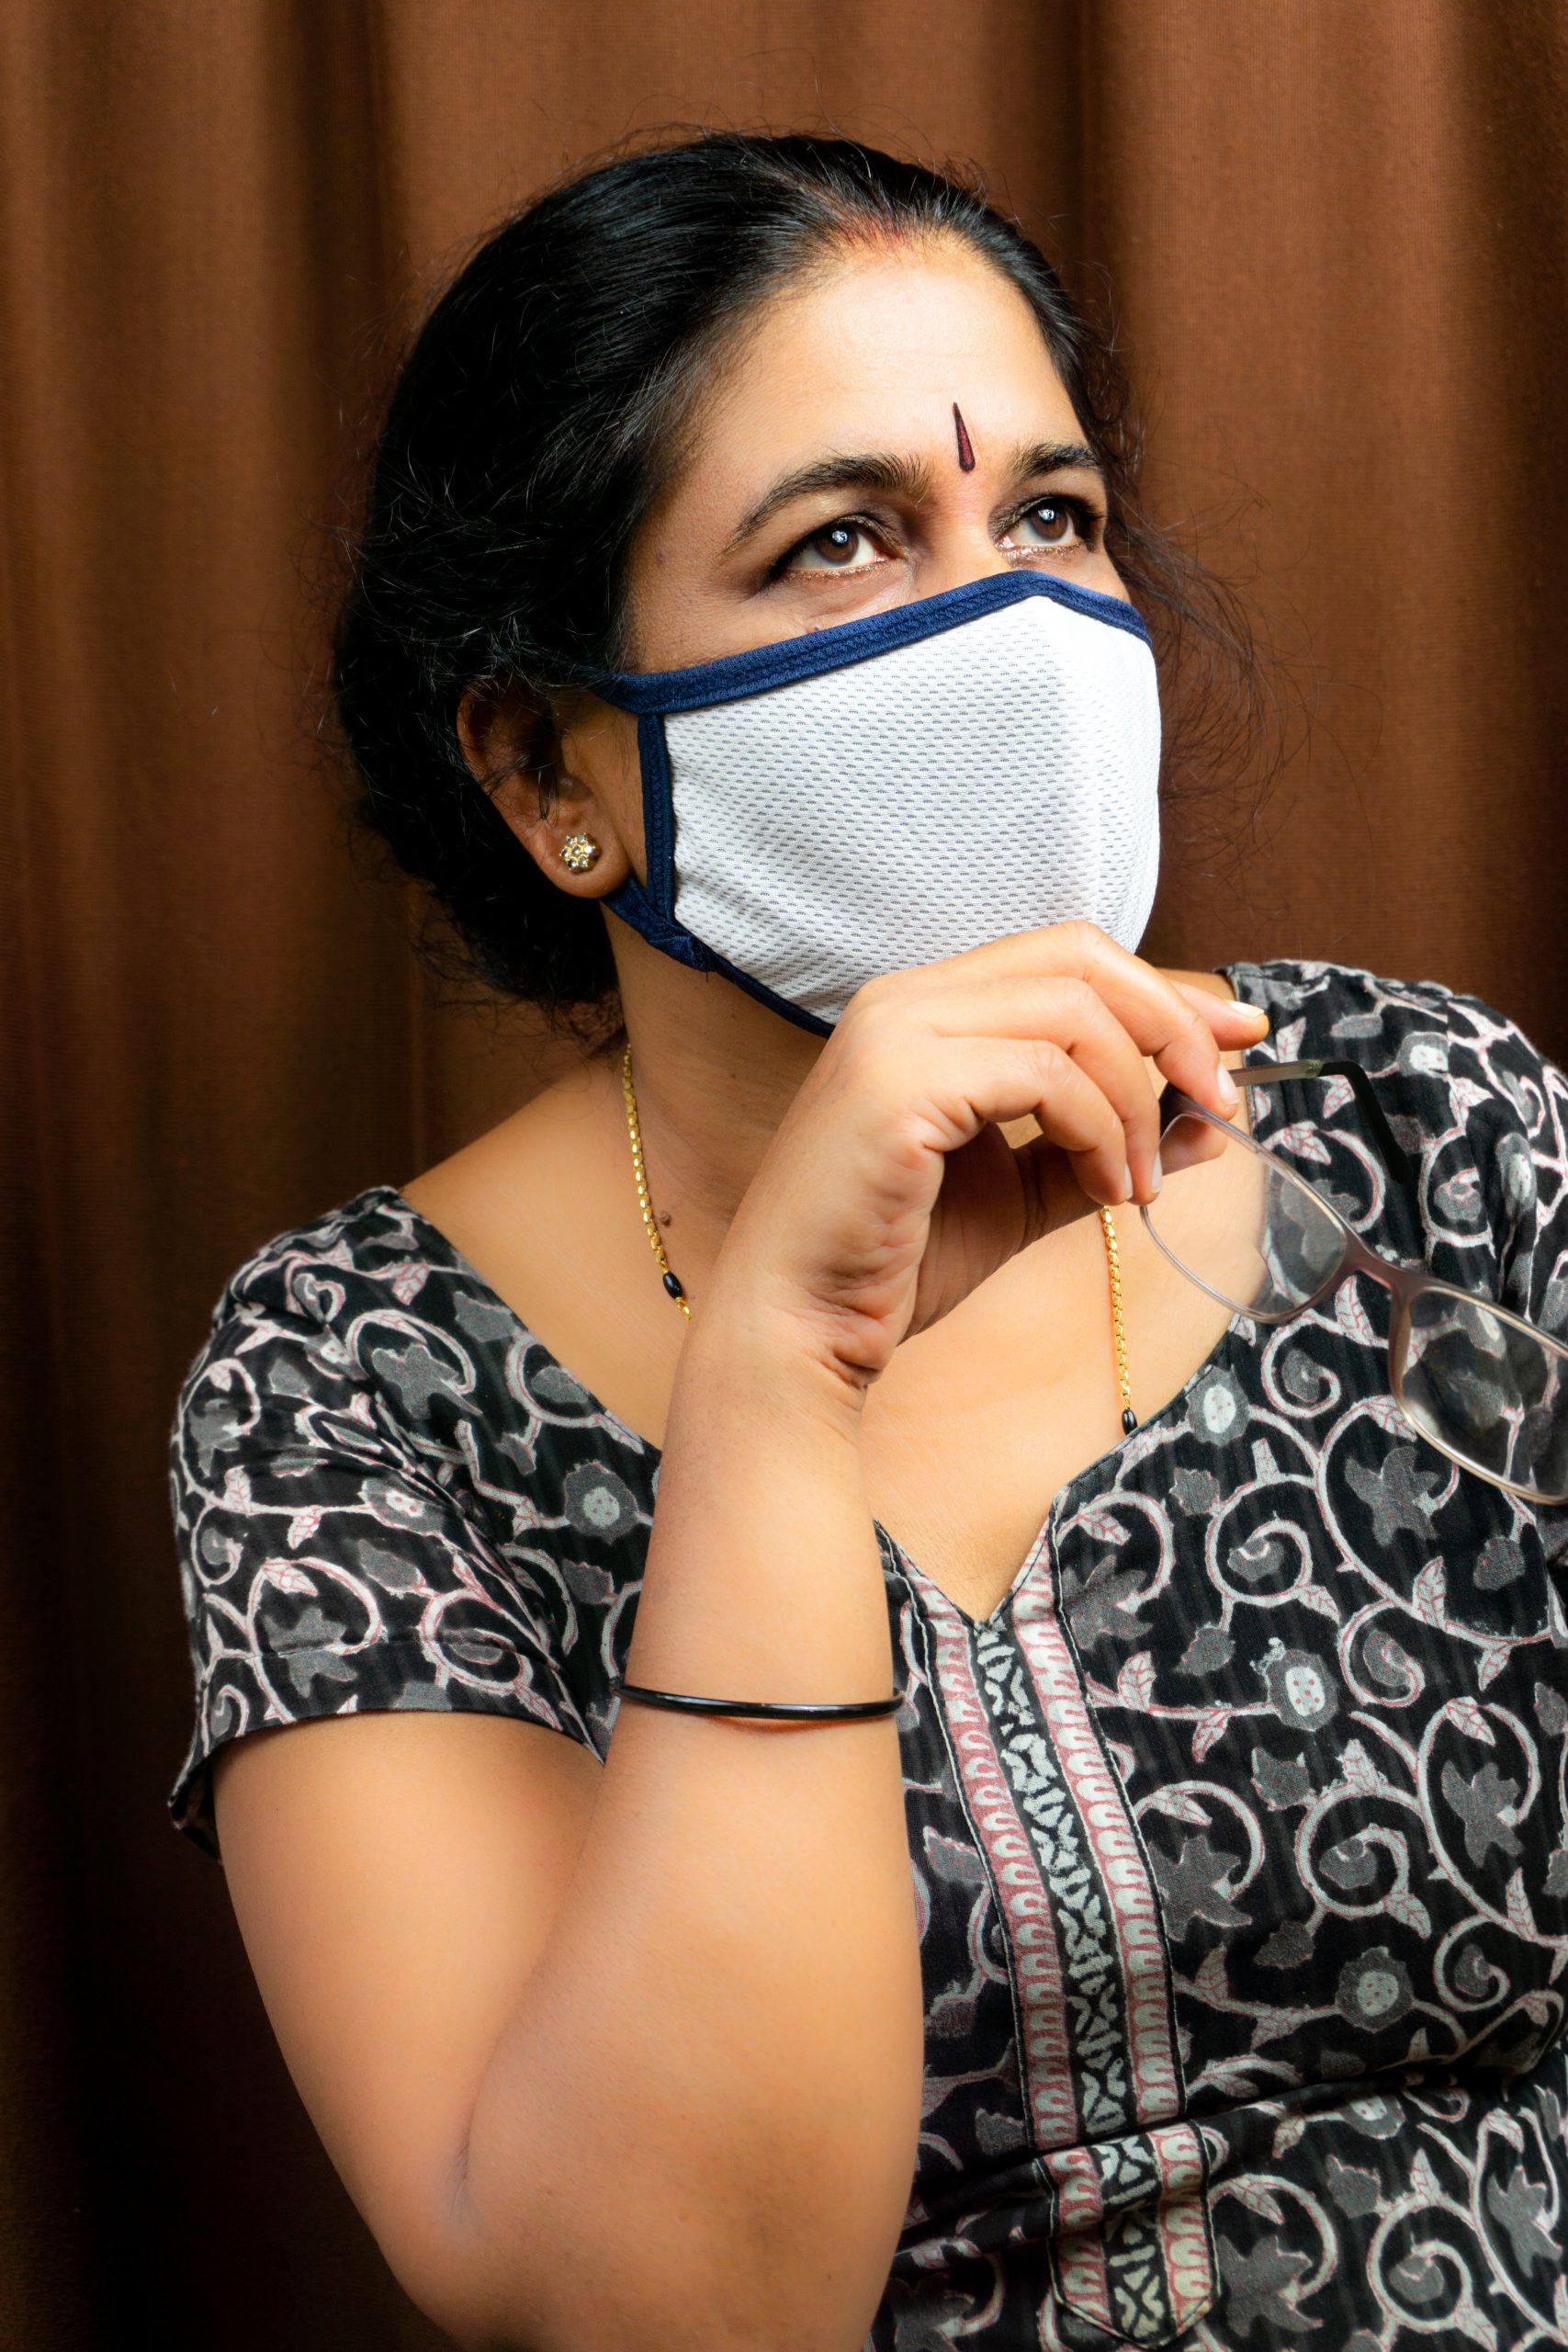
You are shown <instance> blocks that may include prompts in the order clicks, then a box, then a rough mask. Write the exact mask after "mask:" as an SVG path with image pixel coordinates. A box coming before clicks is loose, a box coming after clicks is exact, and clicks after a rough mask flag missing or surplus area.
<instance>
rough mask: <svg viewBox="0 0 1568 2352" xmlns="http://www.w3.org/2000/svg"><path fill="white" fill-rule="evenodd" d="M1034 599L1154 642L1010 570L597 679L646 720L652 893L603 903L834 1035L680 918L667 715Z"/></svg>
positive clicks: (1137, 623)
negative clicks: (775, 638) (739, 647)
mask: <svg viewBox="0 0 1568 2352" xmlns="http://www.w3.org/2000/svg"><path fill="white" fill-rule="evenodd" d="M1030 596H1045V597H1048V598H1049V599H1050V601H1051V602H1052V603H1053V604H1055V605H1065V606H1066V609H1067V610H1068V611H1069V612H1073V613H1081V614H1082V615H1083V616H1084V617H1085V619H1086V620H1095V621H1105V622H1107V623H1108V624H1109V625H1110V627H1111V628H1120V629H1125V630H1126V632H1127V634H1128V635H1129V636H1130V637H1135V638H1137V639H1140V640H1141V641H1142V643H1144V644H1145V645H1147V644H1148V643H1149V633H1148V631H1147V629H1146V628H1145V627H1144V624H1143V622H1142V620H1141V619H1140V618H1139V616H1138V615H1137V614H1136V613H1135V612H1134V609H1133V607H1132V605H1126V604H1123V603H1122V599H1121V598H1120V597H1119V596H1102V595H1101V594H1100V593H1099V591H1098V590H1097V589H1093V588H1078V587H1076V586H1074V584H1073V583H1072V582H1070V581H1066V580H1051V579H1046V578H1044V577H1043V576H1042V574H1041V573H1039V572H1037V571H1004V572H998V573H997V574H996V575H994V576H993V577H991V578H989V579H986V580H971V581H969V582H966V583H965V584H964V587H962V588H951V589H948V590H947V591H945V593H944V594H942V595H940V596H921V597H918V598H917V599H916V601H915V602H914V603H913V604H911V605H898V606H897V609H896V610H895V611H893V612H890V613H874V614H873V615H872V616H871V618H870V619H869V620H863V621H840V623H839V624H838V625H837V626H836V627H835V628H822V629H813V630H812V632H811V633H810V635H809V636H807V637H791V638H786V639H784V642H783V644H781V645H759V646H755V647H753V648H752V649H751V650H750V651H749V652H746V653H736V654H730V655H728V656H726V658H725V659H724V660H722V661H719V662H698V663H697V664H696V665H695V666H694V668H692V669H689V670H649V671H634V672H630V673H604V674H602V675H601V676H599V677H597V678H595V679H594V680H592V690H593V692H594V693H596V694H597V695H599V696H600V697H601V699H602V700H603V701H604V702H608V703H613V704H615V706H616V707H617V708H619V709H621V710H626V711H631V712H633V713H634V714H635V715H636V718H637V754H638V763H639V765H640V767H641V770H642V823H643V840H644V845H645V854H646V856H647V859H648V888H647V889H646V890H645V889H644V888H643V886H642V884H641V883H640V882H638V880H637V876H635V875H628V876H627V877H626V880H625V881H624V882H623V883H622V884H621V885H620V888H618V889H615V890H612V891H610V892H609V893H608V894H607V895H606V896H605V897H604V899H601V901H600V904H601V905H602V906H605V907H608V908H610V909H611V910H612V911H613V912H614V913H615V914H617V915H619V916H620V918H621V921H622V922H626V923H629V924H630V925H631V928H632V929H633V930H634V931H637V932H640V933H641V934H642V936H643V937H644V939H646V940H647V941H648V942H649V945H650V946H653V947H657V948H659V949H660V952H661V953H662V954H664V955H666V956H672V957H673V958H674V960H675V962H676V963H678V964H684V965H686V966H687V967H689V968H690V969H691V970H692V971H694V972H718V973H721V974H722V975H723V977H724V978H726V979H728V980H733V981H734V983H735V985H736V987H737V988H739V989H744V990H745V991H746V994H747V995H748V996H751V997H755V998H756V999H757V1001H758V1002H759V1003H761V1004H766V1005H769V1006H771V1007H772V1009H773V1011H774V1012H782V1013H783V1015H784V1019H785V1020H786V1021H792V1022H793V1023H795V1026H796V1028H798V1029H809V1030H810V1031H811V1032H812V1033H813V1035H816V1036H818V1037H826V1036H829V1035H831V1032H832V1024H831V1023H830V1022H827V1021H823V1020H822V1019H820V1018H819V1016H818V1014H816V1013H814V1012H806V1011H805V1009H804V1008H803V1007H802V1006H800V1005H798V1004H792V1003H791V1002H790V1001H789V1000H788V998H787V997H782V996H776V995H775V994H774V992H773V989H770V988H765V987H764V986H763V985H762V983H761V980H754V979H753V978H751V975H750V973H749V972H742V971H739V970H738V969H737V967H735V966H734V965H733V964H731V963H730V962H729V961H728V959H727V958H726V957H725V956H721V955H719V954H718V952H717V950H716V948H712V947H708V946H706V945H705V944H704V942H703V941H702V940H700V939H698V938H696V937H695V936H694V934H693V933H691V932H689V931H687V930H685V929H684V928H683V927H682V925H681V924H680V923H678V922H676V920H675V806H674V798H673V788H672V782H671V775H670V750H669V745H668V743H667V742H666V741H665V736H664V721H665V718H667V717H668V716H671V714H673V713H674V712H676V711H682V710H711V709H712V708H713V707H715V706H716V704H719V703H727V702H744V701H745V700H747V699H748V697H749V696H750V695H761V694H766V693H768V692H769V690H770V689H771V688H772V687H774V686H787V685H793V684H795V681H796V680H797V679H800V678H815V677H820V676H821V675H822V673H824V672H825V671H828V670H840V669H846V668H848V667H849V665H850V664H851V663H852V662H866V661H869V660H870V659H871V658H872V656H873V655H874V654H877V653H891V652H893V651H894V650H895V649H896V648H897V647H899V646H902V645H918V644H919V642H920V640H921V639H923V638H928V637H940V636H942V633H943V632H944V631H945V630H947V629H950V628H962V627H963V625H964V622H965V621H972V620H978V619H979V618H980V616H982V615H983V614H986V613H994V612H998V611H999V610H1000V609H1001V608H1002V606H1003V605H1018V604H1021V603H1023V602H1024V600H1025V599H1026V598H1028V597H1030Z"/></svg>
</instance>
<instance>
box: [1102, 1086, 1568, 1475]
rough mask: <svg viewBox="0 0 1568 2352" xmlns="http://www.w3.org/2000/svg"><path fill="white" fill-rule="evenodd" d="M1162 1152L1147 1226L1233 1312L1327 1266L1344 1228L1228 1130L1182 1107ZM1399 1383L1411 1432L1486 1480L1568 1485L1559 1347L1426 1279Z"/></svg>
mask: <svg viewBox="0 0 1568 2352" xmlns="http://www.w3.org/2000/svg"><path fill="white" fill-rule="evenodd" d="M1160 1161H1161V1166H1162V1170H1163V1171H1164V1176H1165V1182H1164V1185H1163V1188H1162V1190H1161V1192H1160V1193H1159V1195H1158V1197H1157V1199H1156V1200H1155V1201H1153V1202H1152V1203H1151V1204H1149V1206H1148V1208H1147V1209H1146V1210H1145V1220H1146V1223H1147V1226H1148V1229H1149V1231H1150V1233H1151V1234H1152V1235H1153V1237H1154V1238H1155V1240H1156V1242H1157V1243H1158V1245H1159V1247H1160V1248H1161V1249H1162V1250H1164V1251H1165V1253H1166V1255H1167V1257H1168V1258H1169V1259H1170V1260H1171V1261H1173V1263H1175V1264H1176V1265H1178V1266H1179V1267H1180V1269H1181V1271H1182V1272H1183V1273H1185V1274H1187V1275H1189V1276H1190V1278H1191V1280H1192V1281H1194V1282H1197V1283H1201V1284H1202V1286H1203V1288H1204V1289H1205V1290H1208V1291H1210V1292H1212V1293H1213V1295H1215V1296H1216V1297H1218V1298H1220V1299H1222V1300H1224V1303H1225V1304H1226V1305H1227V1306H1230V1307H1231V1308H1233V1309H1234V1310H1235V1312H1236V1313H1238V1314H1243V1315H1257V1316H1258V1317H1261V1318H1262V1319H1263V1320H1265V1321H1278V1320H1280V1319H1282V1318H1283V1317H1285V1316H1287V1315H1289V1314H1290V1313H1292V1311H1293V1310H1294V1309H1295V1308H1297V1307H1300V1306H1303V1305H1304V1304H1305V1302H1306V1301H1307V1300H1308V1299H1309V1298H1311V1297H1312V1296H1313V1295H1314V1293H1315V1292H1316V1291H1317V1290H1319V1289H1320V1288H1321V1286H1322V1285H1323V1283H1325V1281H1326V1280H1327V1279H1328V1278H1329V1276H1330V1275H1331V1274H1332V1273H1333V1272H1334V1269H1335V1267H1336V1266H1337V1264H1338V1262H1339V1259H1340V1255H1341V1252H1342V1250H1343V1249H1344V1234H1343V1232H1342V1230H1341V1228H1340V1227H1339V1225H1338V1224H1337V1221H1336V1220H1335V1218H1334V1217H1333V1216H1331V1215H1330V1214H1329V1212H1328V1210H1327V1208H1326V1207H1325V1204H1324V1203H1323V1201H1322V1200H1321V1199H1320V1198H1319V1196H1318V1194H1317V1193H1315V1192H1314V1190H1313V1188H1312V1186H1311V1185H1310V1184H1309V1183H1307V1182H1303V1179H1301V1178H1300V1177H1298V1176H1296V1175H1295V1174H1293V1173H1292V1170H1290V1169H1288V1168H1284V1167H1282V1166H1281V1165H1280V1163H1279V1162H1277V1161H1275V1160H1271V1159H1264V1158H1262V1157H1260V1156H1259V1155H1258V1153H1257V1152H1255V1151H1253V1150H1251V1149H1249V1148H1248V1147H1247V1144H1246V1142H1245V1141H1244V1140H1243V1139H1242V1138H1241V1137H1239V1136H1236V1135H1235V1133H1234V1131H1231V1130H1228V1129H1223V1128H1221V1127H1219V1126H1217V1125H1214V1124H1213V1123H1212V1122H1211V1121H1209V1120H1207V1119H1197V1118H1194V1117H1192V1115H1191V1114H1190V1113H1189V1114H1184V1115H1181V1116H1179V1117H1178V1118H1176V1119H1175V1120H1173V1121H1172V1123H1171V1125H1169V1126H1168V1128H1167V1129H1166V1131H1165V1134H1164V1136H1162V1138H1161V1141H1160ZM1216 1163H1220V1164H1218V1165H1216ZM1200 1170H1201V1171H1202V1173H1201V1174H1200V1173H1199V1172H1198V1171H1200ZM1184 1176H1185V1177H1186V1178H1187V1180H1188V1181H1186V1182H1183V1178H1184ZM1398 1388H1399V1401H1400V1403H1401V1405H1402V1407H1403V1408H1404V1412H1405V1413H1406V1415H1407V1416H1408V1417H1409V1419H1411V1420H1412V1421H1413V1422H1414V1424H1415V1425H1416V1428H1417V1429H1419V1430H1423V1431H1424V1432H1425V1433H1426V1435H1427V1436H1428V1437H1430V1438H1432V1439H1434V1440H1435V1441H1436V1442H1438V1444H1439V1445H1441V1446H1444V1447H1445V1448H1448V1449H1449V1450H1450V1451H1451V1452H1452V1453H1456V1454H1458V1455H1460V1456H1461V1458H1462V1459H1463V1460H1464V1461H1465V1462H1466V1463H1467V1464H1470V1465H1471V1466H1472V1468H1474V1469H1476V1470H1479V1471H1480V1472H1482V1474H1483V1476H1487V1477H1492V1478H1497V1479H1500V1480H1502V1481H1503V1482H1504V1483H1505V1484H1506V1485H1510V1486H1514V1487H1522V1488H1524V1489H1525V1490H1526V1491H1528V1492H1529V1493H1532V1494H1540V1495H1543V1496H1551V1497H1553V1498H1556V1497H1560V1496H1562V1495H1564V1494H1568V1349H1564V1348H1562V1347H1560V1346H1557V1345H1554V1343H1553V1342H1552V1341H1551V1340H1549V1339H1547V1338H1546V1337H1544V1335H1543V1336H1540V1337H1537V1336H1536V1335H1535V1334H1534V1333H1533V1332H1531V1331H1530V1330H1529V1329H1525V1328H1522V1327H1521V1326H1519V1325H1517V1324H1516V1323H1514V1322H1513V1321H1511V1320H1510V1319H1509V1317H1507V1316H1506V1315H1503V1314H1500V1313H1498V1312H1497V1311H1496V1310H1495V1309H1494V1308H1493V1307H1492V1306H1489V1305H1488V1303H1487V1301H1485V1300H1484V1299H1479V1298H1475V1297H1473V1296H1472V1295H1468V1294H1466V1293H1464V1292H1461V1291H1457V1290H1450V1289H1449V1288H1448V1287H1447V1286H1446V1285H1435V1286H1434V1287H1433V1288H1432V1289H1431V1290H1429V1291H1425V1292H1423V1293H1421V1294H1420V1295H1418V1296H1417V1297H1416V1299H1415V1301H1414V1302H1413V1304H1412V1307H1411V1315H1410V1332H1409V1339H1408V1343H1407V1347H1406V1350H1405V1354H1404V1364H1403V1367H1402V1377H1401V1378H1400V1379H1399V1381H1398Z"/></svg>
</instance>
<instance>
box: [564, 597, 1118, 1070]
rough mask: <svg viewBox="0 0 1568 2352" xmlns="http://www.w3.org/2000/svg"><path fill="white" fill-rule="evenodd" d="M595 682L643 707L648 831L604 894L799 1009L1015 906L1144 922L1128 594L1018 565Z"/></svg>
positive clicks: (1046, 915)
mask: <svg viewBox="0 0 1568 2352" xmlns="http://www.w3.org/2000/svg"><path fill="white" fill-rule="evenodd" d="M600 691H601V693H602V694H603V695H604V696H605V698H606V699H607V700H609V701H611V702H614V703H616V704H618V705H619V707H621V708H623V709H626V710H630V711H634V712H636V713H637V719H638V737H639V743H640V749H641V762H642V786H643V814H644V821H645V828H646V835H647V851H648V882H647V887H646V888H644V887H643V886H642V885H640V884H639V883H637V881H636V880H635V879H634V880H630V881H628V882H626V883H624V884H623V885H622V886H621V888H619V889H618V890H616V891H615V892H613V893H612V894H611V895H610V897H609V898H608V899H606V901H605V903H606V905H608V906H609V907H611V908H613V909H614V910H615V912H616V913H617V914H619V915H620V916H621V917H622V918H623V919H624V920H625V921H626V922H629V923H631V924H632V925H633V926H634V928H635V929H637V931H639V932H641V933H643V935H644V936H645V937H646V938H648V939H649V940H650V941H651V942H652V943H653V944H654V945H655V946H658V947H660V948H662V949H663V950H664V952H665V953H666V954H668V955H671V956H675V957H676V958H677V959H678V960H679V961H681V962H682V963H685V964H690V965H692V966H694V967H695V968H696V969H698V970H715V971H719V972H722V973H724V974H726V975H727V976H728V978H731V979H732V980H735V981H737V982H738V983H739V985H740V986H741V987H743V988H745V989H749V990H750V993H751V994H752V995H754V996H758V997H761V998H762V999H763V1000H764V1001H766V1002H769V1003H771V1004H773V1005H774V1006H775V1007H776V1008H777V1009H778V1010H779V1011H780V1012H784V1013H787V1014H788V1015H789V1017H790V1018H791V1019H792V1020H795V1021H796V1022H798V1023H801V1024H802V1025H803V1026H805V1027H807V1028H810V1029H814V1030H818V1031H826V1030H828V1029H829V1028H831V1026H832V1024H833V1023H834V1022H835V1021H837V1020H838V1018H839V1017H840V1014H841V1013H842V1012H843V1010H844V1007H845V1005H846V1004H847V1003H848V1001H849V1000H850V998H851V997H852V995H853V994H854V992H855V990H856V989H858V988H860V987H861V986H862V984H863V982H864V981H866V980H868V979H870V978H873V977H874V975H876V974H878V973H882V972H889V971H897V970H901V969H903V968H905V967H908V966H910V965H914V964H924V963H929V962H931V960H932V959H934V958H935V957H938V956H953V955H957V954H959V953H961V952H962V951H963V950H964V949H965V948H969V947H976V946H978V945H980V944H982V943H984V942H985V941H987V940H992V939H1000V938H1003V937H1005V936H1007V935H1008V934H1009V933H1013V932H1020V931H1029V930H1033V929H1035V928H1037V927H1039V926H1042V925H1043V924H1047V923H1055V922H1067V921H1069V920H1071V919H1073V918H1079V919H1087V920H1089V921H1090V922H1096V923H1098V924H1099V925H1100V928H1101V929H1102V930H1104V931H1106V932H1108V933H1110V934H1111V937H1112V938H1113V939H1115V940H1117V941H1118V942H1119V943H1120V944H1122V946H1123V947H1126V948H1129V949H1131V948H1134V947H1135V946H1136V945H1137V944H1138V942H1139V940H1140V939H1141V938H1142V937H1143V933H1144V928H1145V924H1146V923H1147V921H1148V917H1149V910H1150V908H1151V906H1152V905H1153V903H1154V895H1155V885H1156V879H1157V875H1158V866H1159V814H1158V797H1157V782H1158V773H1159V747H1160V738H1159V703H1158V696H1157V694H1156V684H1155V666H1154V657H1153V654H1152V651H1151V650H1150V646H1149V640H1148V637H1147V634H1146V632H1145V628H1144V626H1143V623H1142V622H1141V621H1140V620H1139V618H1138V616H1137V615H1136V614H1135V613H1134V610H1133V609H1132V607H1131V605H1126V604H1123V603H1122V601H1121V600H1120V599H1119V598H1116V597H1112V596H1103V595H1100V594H1096V593H1094V592H1092V591H1090V590H1087V589H1082V588H1078V587H1076V586H1073V585H1070V584H1068V583H1066V582H1061V581H1058V580H1054V579H1050V578H1048V577H1044V576H1043V575H1041V574H1040V573H1037V572H1009V573H1005V574H1003V575H1001V576H999V577H997V578H994V579H987V580H980V581H976V582H971V583H970V584H969V585H967V586H965V587H963V588H956V589H953V590H952V591H950V592H949V593H948V594H943V595H940V596H930V597H925V598H922V599H920V600H919V602H917V603H914V604H910V605H900V606H899V607H898V608H897V610H896V611H894V612H890V613H881V614H878V615H876V616H874V617H873V618H872V619H869V620H863V621H850V622H846V623H844V624H842V625H841V626H840V627H838V628H827V629H821V630H818V631H814V632H813V633H812V634H811V635H810V636H807V637H802V638H792V639H788V640H787V641H786V642H784V644H780V645H767V646H760V647H758V648H756V649H755V650H753V651H750V652H747V653H741V654H737V655H735V656H733V657H732V658H730V659H728V660H725V661H721V662H705V663H703V664H701V665H700V666H699V667H697V668H695V669H690V670H670V671H663V672H652V673H634V674H629V675H621V676H618V677H615V678H612V679H609V680H606V681H604V682H603V683H602V684H601V686H600Z"/></svg>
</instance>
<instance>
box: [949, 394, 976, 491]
mask: <svg viewBox="0 0 1568 2352" xmlns="http://www.w3.org/2000/svg"><path fill="white" fill-rule="evenodd" d="M953 424H954V425H955V426H956V428H957V432H958V470H959V472H960V473H962V474H972V473H973V472H974V470H975V445H974V443H973V442H972V441H971V440H970V438H969V428H968V426H967V425H966V424H964V414H963V411H962V410H961V409H960V408H959V405H958V402H957V401H953Z"/></svg>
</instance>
